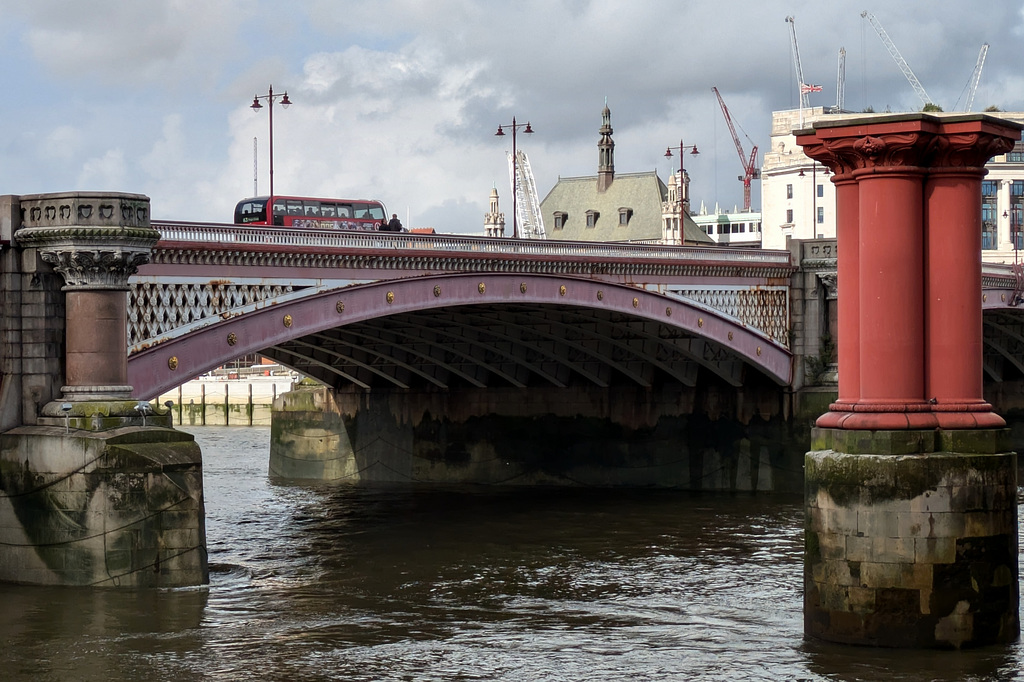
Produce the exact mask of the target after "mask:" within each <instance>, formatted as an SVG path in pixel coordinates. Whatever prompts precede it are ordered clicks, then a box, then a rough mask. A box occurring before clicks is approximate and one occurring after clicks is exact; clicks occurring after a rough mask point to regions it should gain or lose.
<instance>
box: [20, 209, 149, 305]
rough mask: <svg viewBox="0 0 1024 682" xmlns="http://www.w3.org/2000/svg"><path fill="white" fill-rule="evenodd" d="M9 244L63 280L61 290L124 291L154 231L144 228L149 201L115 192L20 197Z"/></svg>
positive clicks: (146, 253)
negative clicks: (28, 251)
mask: <svg viewBox="0 0 1024 682" xmlns="http://www.w3.org/2000/svg"><path fill="white" fill-rule="evenodd" d="M20 209H21V227H20V228H19V229H18V230H17V232H15V234H14V238H15V241H16V242H17V243H18V244H19V245H20V246H22V247H26V248H36V249H38V250H39V254H40V256H41V257H42V259H43V260H44V261H46V262H47V263H50V264H51V265H53V266H54V269H55V270H56V271H57V272H59V273H60V274H61V275H62V276H63V277H64V282H65V286H64V290H65V291H68V290H84V289H116V290H127V289H128V278H129V277H130V276H131V275H133V274H135V272H136V271H137V269H138V266H140V265H142V264H144V263H147V262H149V258H150V252H151V251H152V249H153V247H154V246H155V245H156V243H157V241H158V240H159V239H160V233H159V232H158V231H157V230H155V229H153V228H152V227H151V226H150V222H149V221H150V215H149V198H148V197H146V196H144V195H141V194H124V193H115V192H110V193H108V192H66V193H60V194H35V195H26V196H22V197H20Z"/></svg>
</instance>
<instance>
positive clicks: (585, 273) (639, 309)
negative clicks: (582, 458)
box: [128, 221, 1024, 399]
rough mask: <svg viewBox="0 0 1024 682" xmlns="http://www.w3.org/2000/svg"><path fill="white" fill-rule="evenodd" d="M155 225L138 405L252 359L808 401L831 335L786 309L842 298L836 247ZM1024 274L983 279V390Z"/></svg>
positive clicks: (1011, 365)
mask: <svg viewBox="0 0 1024 682" xmlns="http://www.w3.org/2000/svg"><path fill="white" fill-rule="evenodd" d="M153 227H155V228H156V229H157V230H158V231H159V233H160V239H159V241H158V243H157V244H156V246H155V247H154V248H153V251H152V255H151V259H150V262H149V263H147V264H144V265H141V266H140V267H139V269H138V273H137V274H135V275H133V276H132V277H131V278H130V280H129V281H130V290H129V303H128V311H129V313H128V340H129V348H128V378H129V384H130V385H132V386H133V387H134V389H135V394H136V395H137V396H139V397H141V398H146V399H150V398H153V397H155V396H158V395H160V394H161V393H163V392H165V391H166V390H168V389H170V388H173V387H174V386H177V385H179V384H181V383H182V382H183V381H186V380H188V379H189V378H191V377H194V376H196V375H199V374H202V373H204V372H206V371H209V370H211V369H213V368H215V367H218V366H220V365H222V364H224V363H226V362H227V361H229V360H232V359H234V358H237V357H239V356H242V355H246V354H252V353H260V354H261V355H264V356H266V357H268V358H271V359H273V360H275V361H276V362H278V363H280V364H282V365H285V366H288V367H292V368H294V369H296V370H297V371H299V372H301V373H303V374H305V375H307V376H310V377H313V378H315V379H317V380H318V381H320V382H322V383H323V384H325V385H327V386H331V387H333V388H340V387H342V386H344V385H351V386H355V387H359V388H363V389H370V388H372V387H396V388H410V387H415V386H418V385H430V386H434V387H438V388H442V389H443V388H449V387H452V386H456V385H467V386H474V387H477V388H485V387H487V386H511V387H516V388H527V387H529V386H531V385H533V386H535V385H538V384H540V385H547V386H554V387H561V388H564V387H565V386H566V385H568V384H569V383H570V382H580V381H582V382H586V383H590V384H593V385H595V386H599V387H607V386H609V385H610V384H611V383H613V382H616V381H625V382H628V383H631V384H634V385H637V386H641V387H650V386H651V385H652V382H654V381H656V380H667V381H673V382H678V383H680V384H682V385H685V386H691V387H692V386H694V385H695V383H696V380H697V373H698V370H700V369H703V370H706V371H708V372H711V373H712V374H714V375H715V376H716V377H718V378H720V379H721V380H722V381H724V382H725V383H727V384H728V385H730V386H734V387H739V386H742V385H743V382H744V377H745V375H746V374H747V373H749V372H758V373H761V374H763V375H764V376H766V377H768V378H770V379H771V380H772V381H773V382H774V383H775V384H777V385H779V386H790V387H796V388H799V387H800V386H801V385H802V384H803V381H802V379H803V377H802V376H801V375H799V374H798V373H797V372H796V371H795V369H794V368H795V363H794V357H793V350H794V349H793V346H798V347H799V348H801V349H804V350H805V354H806V348H808V347H810V348H811V351H812V352H814V351H816V350H817V343H818V341H819V339H818V338H817V336H819V334H816V333H815V332H816V330H821V329H822V328H823V325H824V324H827V323H826V322H825V321H824V320H812V321H811V323H809V324H806V325H804V326H803V327H802V328H800V331H801V332H802V337H803V338H801V339H796V338H794V336H795V334H794V332H795V331H797V329H796V328H795V327H794V325H793V324H792V319H793V317H794V316H795V317H798V318H802V317H803V316H802V315H800V314H796V315H793V314H792V313H793V312H794V311H791V306H792V305H793V304H794V300H795V301H796V303H797V304H798V305H801V306H803V307H806V301H803V300H801V297H800V296H799V295H797V294H794V292H793V283H794V281H795V280H796V279H797V278H796V277H795V275H796V273H797V271H798V270H802V271H803V272H805V273H807V274H809V275H810V280H809V283H807V284H806V287H807V288H808V289H809V290H810V291H811V295H812V297H813V296H817V297H818V298H819V299H821V296H820V295H818V294H817V293H816V292H815V290H816V289H819V288H820V290H821V291H822V292H824V293H825V298H828V297H831V298H833V299H834V298H835V297H836V296H837V293H836V283H835V270H836V256H837V252H836V249H835V242H834V240H831V241H829V240H816V241H813V242H808V243H806V244H803V245H800V244H798V245H797V249H795V251H794V252H793V253H791V252H789V251H762V250H750V249H727V248H720V247H713V248H706V247H667V246H657V245H638V244H608V243H585V242H549V241H538V240H510V239H497V240H496V239H492V238H484V237H469V236H457V235H416V234H395V233H358V232H338V231H330V230H291V229H282V228H272V227H252V226H249V227H247V226H242V225H224V224H192V223H176V222H167V221H155V222H154V223H153ZM1021 272H1022V268H1021V267H1016V268H1015V267H1013V266H1003V265H991V264H987V265H985V268H984V272H983V282H982V284H983V287H982V307H983V309H984V311H985V313H986V314H985V317H984V320H985V348H986V353H985V362H984V369H985V372H986V376H987V378H988V379H989V380H990V381H994V382H999V381H1002V380H1003V379H1004V378H1005V377H1007V376H1013V377H1017V376H1018V375H1024V326H1022V324H1021V319H1022V318H1021V315H1020V311H1021V308H1020V307H1019V304H1020V301H1021V296H1022V290H1021V283H1022V277H1021ZM796 288H797V289H799V288H800V287H799V285H798V286H797V287H796ZM819 302H820V301H819ZM813 313H814V314H815V315H818V316H821V315H824V314H825V313H824V311H823V310H815V311H813ZM796 327H800V325H797V326H796ZM797 341H799V342H797ZM794 342H797V343H794Z"/></svg>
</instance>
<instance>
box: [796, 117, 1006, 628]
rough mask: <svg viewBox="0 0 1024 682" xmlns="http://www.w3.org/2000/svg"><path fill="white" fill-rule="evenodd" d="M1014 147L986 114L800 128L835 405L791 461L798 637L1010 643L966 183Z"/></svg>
mask: <svg viewBox="0 0 1024 682" xmlns="http://www.w3.org/2000/svg"><path fill="white" fill-rule="evenodd" d="M1018 139H1020V129H1019V127H1016V126H1014V125H1012V124H1008V123H1006V122H1004V121H1002V120H998V119H995V118H992V117H989V116H985V115H980V114H979V115H970V114H968V115H942V116H938V115H930V114H909V115H897V116H873V117H869V118H863V119H855V120H850V119H847V120H844V121H841V122H839V123H836V124H831V125H830V122H828V121H821V122H817V123H815V127H814V129H813V130H805V131H801V132H799V133H798V135H797V142H798V143H799V144H800V145H802V146H803V147H804V151H805V152H806V153H807V155H808V156H810V157H811V158H813V159H816V160H817V161H820V162H821V163H823V164H825V165H826V166H828V167H829V168H830V169H831V170H832V171H834V173H835V175H834V176H833V179H832V181H833V182H834V183H835V184H836V185H837V195H836V209H837V233H838V234H837V237H838V241H839V245H838V246H839V248H838V252H839V258H838V287H839V289H840V291H841V292H842V296H840V297H839V320H838V327H839V338H838V352H839V395H838V399H837V401H836V402H835V403H834V404H832V405H831V406H830V408H829V411H828V412H827V413H825V414H824V415H822V416H821V417H820V418H819V419H818V421H817V428H816V429H815V432H814V433H813V438H812V451H811V452H810V453H808V454H807V457H806V460H805V495H806V501H805V504H806V523H805V537H806V549H805V559H804V562H805V567H804V629H805V632H806V634H808V635H811V636H814V637H818V638H821V639H825V640H829V641H834V642H844V643H850V644H866V645H873V646H891V647H930V648H961V647H974V646H982V645H986V644H996V643H1005V642H1011V641H1014V640H1015V639H1016V638H1017V636H1018V634H1019V629H1020V626H1019V622H1018V599H1019V595H1018V558H1017V557H1018V538H1017V504H1016V490H1017V459H1016V455H1015V454H1014V453H1013V452H1010V451H1009V448H1008V442H1007V441H1008V438H1007V435H1008V434H1007V431H1006V429H1005V428H1003V427H1005V422H1004V421H1003V419H1002V418H1001V417H1000V416H999V415H997V414H995V413H994V412H993V411H992V407H991V405H989V404H988V403H986V402H985V400H984V399H983V398H982V367H981V362H982V353H981V336H982V324H981V303H982V293H981V284H980V282H981V276H980V275H981V272H980V271H981V256H980V254H981V225H980V221H981V207H980V197H981V179H982V177H983V176H984V174H985V169H984V164H985V162H986V161H988V160H989V159H990V158H991V157H992V156H994V155H996V154H1000V153H1004V152H1006V151H1007V150H1009V149H1011V148H1012V147H1013V144H1014V142H1015V141H1016V140H1018Z"/></svg>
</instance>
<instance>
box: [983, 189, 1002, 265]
mask: <svg viewBox="0 0 1024 682" xmlns="http://www.w3.org/2000/svg"><path fill="white" fill-rule="evenodd" d="M983 184H984V183H983ZM983 191H984V190H983ZM981 248H983V249H985V250H986V251H991V250H992V249H995V248H998V244H997V232H996V198H995V196H991V197H989V196H984V195H983V196H982V198H981Z"/></svg>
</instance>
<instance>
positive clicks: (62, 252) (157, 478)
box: [0, 192, 208, 587]
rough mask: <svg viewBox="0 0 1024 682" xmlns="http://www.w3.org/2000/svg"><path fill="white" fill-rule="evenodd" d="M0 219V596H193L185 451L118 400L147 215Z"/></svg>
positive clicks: (34, 211) (85, 211) (33, 205)
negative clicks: (11, 588) (21, 589)
mask: <svg viewBox="0 0 1024 682" xmlns="http://www.w3.org/2000/svg"><path fill="white" fill-rule="evenodd" d="M0 204H2V208H3V210H2V214H0V229H2V231H3V233H4V234H3V237H4V240H3V241H4V242H8V243H9V246H5V247H4V248H3V251H2V253H0V261H2V276H3V278H4V287H5V288H4V291H5V293H6V295H7V296H9V297H10V298H11V299H12V300H9V301H7V302H5V303H9V304H13V305H5V307H4V309H3V314H2V316H0V319H2V327H3V328H2V331H3V335H4V344H3V354H2V355H0V371H2V376H3V381H2V392H0V427H2V428H3V432H2V433H0V581H5V582H16V583H30V584H46V585H101V586H118V587H148V586H160V587H178V586H186V585H198V584H202V583H205V582H207V581H208V568H207V559H206V537H205V536H206V533H205V515H204V508H203V486H202V461H201V454H200V451H199V447H198V446H197V445H196V443H195V441H194V439H193V438H192V436H190V435H188V434H185V433H183V432H180V431H175V430H173V429H172V428H170V426H171V421H170V415H169V413H168V412H167V411H166V410H164V409H163V408H160V407H158V406H154V405H152V404H151V403H149V402H145V401H138V400H135V399H133V398H132V387H131V386H129V385H127V353H126V349H127V347H128V344H127V327H126V321H127V291H128V277H129V276H130V275H131V274H133V273H134V272H135V270H136V267H137V266H138V265H139V264H141V263H144V262H146V261H147V260H148V258H149V253H150V250H151V249H152V247H153V246H154V245H155V244H156V242H157V240H158V238H159V234H158V233H157V231H156V230H154V229H152V228H151V227H150V217H149V199H148V198H147V197H145V196H141V195H136V194H121V193H98V192H72V193H63V194H45V195H28V196H21V197H4V198H3V199H2V200H0ZM61 360H62V361H61Z"/></svg>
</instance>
